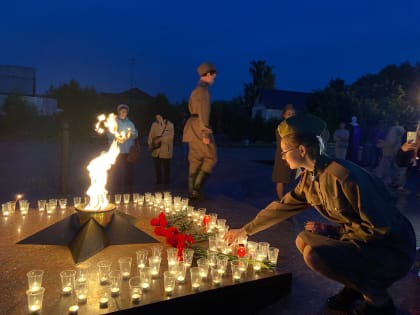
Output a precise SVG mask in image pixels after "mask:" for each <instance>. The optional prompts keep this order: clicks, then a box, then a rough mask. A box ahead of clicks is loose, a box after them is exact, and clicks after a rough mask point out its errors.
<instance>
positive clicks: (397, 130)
mask: <svg viewBox="0 0 420 315" xmlns="http://www.w3.org/2000/svg"><path fill="white" fill-rule="evenodd" d="M404 132H405V129H404V127H403V126H400V124H399V122H395V124H394V126H392V127H391V128H390V129H389V131H388V133H387V135H386V137H385V140H383V141H379V142H378V144H377V146H378V147H379V148H382V157H381V159H380V161H379V164H378V167H377V168H376V175H377V176H378V177H379V178H380V179H382V180H383V182H384V183H385V184H386V185H388V186H389V187H390V188H397V189H399V190H403V189H404V186H405V171H406V168H405V167H399V166H398V165H397V164H396V163H395V157H396V155H397V152H398V151H399V150H400V147H401V145H402V143H403V135H404Z"/></svg>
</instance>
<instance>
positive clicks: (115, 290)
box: [111, 287, 120, 296]
mask: <svg viewBox="0 0 420 315" xmlns="http://www.w3.org/2000/svg"><path fill="white" fill-rule="evenodd" d="M119 294H120V288H117V287H114V288H111V295H112V296H117V295H119Z"/></svg>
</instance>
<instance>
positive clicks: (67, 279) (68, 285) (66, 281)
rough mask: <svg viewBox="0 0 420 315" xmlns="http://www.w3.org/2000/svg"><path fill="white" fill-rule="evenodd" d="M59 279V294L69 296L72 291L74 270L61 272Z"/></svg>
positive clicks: (74, 276)
mask: <svg viewBox="0 0 420 315" xmlns="http://www.w3.org/2000/svg"><path fill="white" fill-rule="evenodd" d="M60 278H61V293H62V294H63V295H70V294H71V293H72V292H73V289H74V282H75V278H76V270H63V271H62V272H60Z"/></svg>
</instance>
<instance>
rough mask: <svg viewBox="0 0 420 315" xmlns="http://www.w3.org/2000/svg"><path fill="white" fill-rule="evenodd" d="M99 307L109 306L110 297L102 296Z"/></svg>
mask: <svg viewBox="0 0 420 315" xmlns="http://www.w3.org/2000/svg"><path fill="white" fill-rule="evenodd" d="M99 307H100V308H104V307H108V298H107V297H101V298H100V299H99Z"/></svg>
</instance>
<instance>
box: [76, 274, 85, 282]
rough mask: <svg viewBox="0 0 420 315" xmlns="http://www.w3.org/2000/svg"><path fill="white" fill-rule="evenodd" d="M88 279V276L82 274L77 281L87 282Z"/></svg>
mask: <svg viewBox="0 0 420 315" xmlns="http://www.w3.org/2000/svg"><path fill="white" fill-rule="evenodd" d="M86 280H87V279H86V276H84V275H82V276H80V277H79V279H77V282H79V283H85V282H86Z"/></svg>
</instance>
